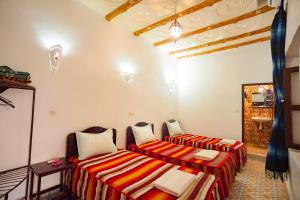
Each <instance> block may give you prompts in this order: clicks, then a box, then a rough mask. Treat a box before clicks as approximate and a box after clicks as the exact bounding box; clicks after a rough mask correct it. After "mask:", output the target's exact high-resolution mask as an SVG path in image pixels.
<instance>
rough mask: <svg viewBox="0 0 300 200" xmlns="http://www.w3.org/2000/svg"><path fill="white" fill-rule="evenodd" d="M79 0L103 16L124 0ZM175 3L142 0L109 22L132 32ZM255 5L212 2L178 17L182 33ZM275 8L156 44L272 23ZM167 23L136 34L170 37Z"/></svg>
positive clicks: (186, 42)
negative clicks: (179, 38) (209, 29)
mask: <svg viewBox="0 0 300 200" xmlns="http://www.w3.org/2000/svg"><path fill="white" fill-rule="evenodd" d="M80 1H81V2H82V3H84V4H85V5H87V6H88V7H90V8H92V9H95V10H96V11H97V12H99V13H101V14H102V15H103V17H104V16H105V15H106V14H108V13H110V12H111V11H112V10H114V9H115V8H117V7H119V6H120V5H121V4H123V3H124V2H126V1H127V0H80ZM203 1H204V0H178V8H177V10H178V12H180V11H181V10H184V9H187V8H189V7H191V6H194V5H196V4H198V3H201V2H203ZM174 5H175V4H174V0H143V1H141V2H140V3H138V4H137V5H135V6H133V7H132V8H130V9H129V10H128V11H127V12H125V13H122V14H121V15H119V16H117V17H115V18H114V19H113V20H112V21H111V22H110V23H115V24H118V25H120V26H123V27H124V28H125V29H127V30H128V31H130V32H132V33H133V32H134V31H137V30H139V29H141V28H144V27H145V26H147V25H149V24H152V23H153V22H156V21H158V20H160V19H163V18H165V17H168V16H170V15H173V14H174ZM257 8H258V3H257V0H222V1H220V2H218V3H215V4H214V5H213V6H211V7H207V8H204V9H202V10H199V11H197V12H194V13H192V14H189V15H186V16H183V17H181V18H179V19H178V21H179V22H180V24H181V25H182V27H183V33H186V32H190V31H193V30H196V29H199V28H201V27H205V26H207V25H210V24H214V23H218V22H221V21H224V20H226V19H230V18H233V17H236V16H239V15H241V14H244V13H247V12H249V11H252V10H255V9H257ZM275 12H276V10H275V9H274V10H272V11H269V12H266V13H264V14H261V15H258V16H256V17H252V18H249V19H246V20H243V21H240V22H238V23H236V24H231V25H227V26H223V27H220V28H217V29H214V30H211V31H207V32H204V33H201V34H197V35H193V36H191V37H188V38H185V39H181V40H178V41H177V42H176V43H168V44H165V45H162V46H159V47H155V48H162V49H163V50H164V51H166V52H170V51H174V50H179V49H184V48H188V47H191V46H195V45H199V44H203V43H207V42H211V41H215V40H218V39H222V38H227V37H230V36H234V35H239V34H241V33H246V32H249V31H252V30H256V29H259V28H263V27H265V26H269V25H271V23H272V20H273V18H274V15H275ZM170 23H171V22H170ZM170 23H167V24H166V25H164V26H160V27H157V28H155V29H153V30H151V31H149V32H146V33H144V34H142V35H140V36H139V37H140V38H141V39H143V40H145V41H147V42H150V43H154V42H157V41H160V40H163V39H166V38H169V37H170V36H171V35H170V31H169V27H170ZM269 34H270V33H268V32H265V33H261V34H259V35H255V36H251V37H247V38H243V39H240V40H236V41H232V42H229V43H223V44H219V45H215V46H211V47H206V48H202V49H198V50H194V51H189V52H185V53H182V54H176V56H180V55H186V54H191V53H195V52H202V51H206V50H210V49H215V48H219V47H223V46H228V45H231V44H236V43H239V42H244V41H249V40H251V39H256V38H260V37H263V36H267V35H269Z"/></svg>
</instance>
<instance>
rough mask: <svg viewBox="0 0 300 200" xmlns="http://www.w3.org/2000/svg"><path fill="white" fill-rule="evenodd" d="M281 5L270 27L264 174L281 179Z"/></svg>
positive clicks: (284, 161) (284, 155) (284, 166)
mask: <svg viewBox="0 0 300 200" xmlns="http://www.w3.org/2000/svg"><path fill="white" fill-rule="evenodd" d="M283 6H284V0H281V3H280V7H279V9H278V12H277V14H276V15H275V18H274V21H273V23H272V29H271V50H272V60H273V84H274V93H275V114H274V121H273V127H272V134H271V138H270V141H269V145H268V154H267V160H266V174H267V175H268V176H269V177H271V178H274V179H279V178H280V179H281V181H284V180H286V179H287V173H288V150H287V148H286V146H285V134H284V116H283V103H284V102H283V69H284V66H285V32H286V12H285V10H284V7H283Z"/></svg>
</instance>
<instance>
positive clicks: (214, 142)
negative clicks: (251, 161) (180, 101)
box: [164, 134, 247, 171]
mask: <svg viewBox="0 0 300 200" xmlns="http://www.w3.org/2000/svg"><path fill="white" fill-rule="evenodd" d="M164 140H165V141H167V142H170V143H175V144H181V145H185V146H190V147H198V148H202V149H214V150H217V151H224V152H232V153H233V154H234V159H235V166H236V170H237V171H240V169H241V168H242V167H243V166H244V165H245V163H246V161H247V147H246V145H245V144H244V143H242V142H240V141H236V143H235V144H233V145H229V144H221V143H220V141H221V140H222V139H220V138H212V137H206V136H201V135H192V134H182V135H175V136H166V137H165V138H164Z"/></svg>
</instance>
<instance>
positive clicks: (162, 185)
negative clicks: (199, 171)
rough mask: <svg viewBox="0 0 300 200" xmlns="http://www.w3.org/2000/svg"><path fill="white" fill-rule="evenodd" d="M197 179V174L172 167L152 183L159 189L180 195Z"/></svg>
mask: <svg viewBox="0 0 300 200" xmlns="http://www.w3.org/2000/svg"><path fill="white" fill-rule="evenodd" d="M194 180H196V175H193V174H189V173H186V172H183V171H180V170H177V169H171V170H169V171H168V172H166V173H165V174H164V175H162V176H161V177H159V178H158V179H156V180H155V181H154V182H153V183H152V184H153V186H154V187H156V188H157V189H159V190H161V191H163V192H166V193H169V194H172V195H174V196H176V197H179V196H180V195H181V194H182V193H183V192H184V191H185V190H186V189H187V188H188V187H189V186H190V185H191V184H192V182H193V181H194Z"/></svg>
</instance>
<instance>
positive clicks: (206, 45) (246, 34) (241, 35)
mask: <svg viewBox="0 0 300 200" xmlns="http://www.w3.org/2000/svg"><path fill="white" fill-rule="evenodd" d="M270 30H271V26H266V27H264V28H260V29H257V30H254V31H250V32H247V33H243V34H240V35H236V36H232V37H228V38H224V39H220V40H216V41H213V42H208V43H205V44H200V45H197V46H193V47H189V48H186V49H181V50H176V51H171V52H170V53H169V54H170V55H174V54H178V53H183V52H187V51H192V50H196V49H201V48H205V47H210V46H214V45H217V44H222V43H226V42H231V41H234V40H239V39H242V38H246V37H250V36H253V35H257V34H260V33H264V32H267V31H270Z"/></svg>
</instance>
